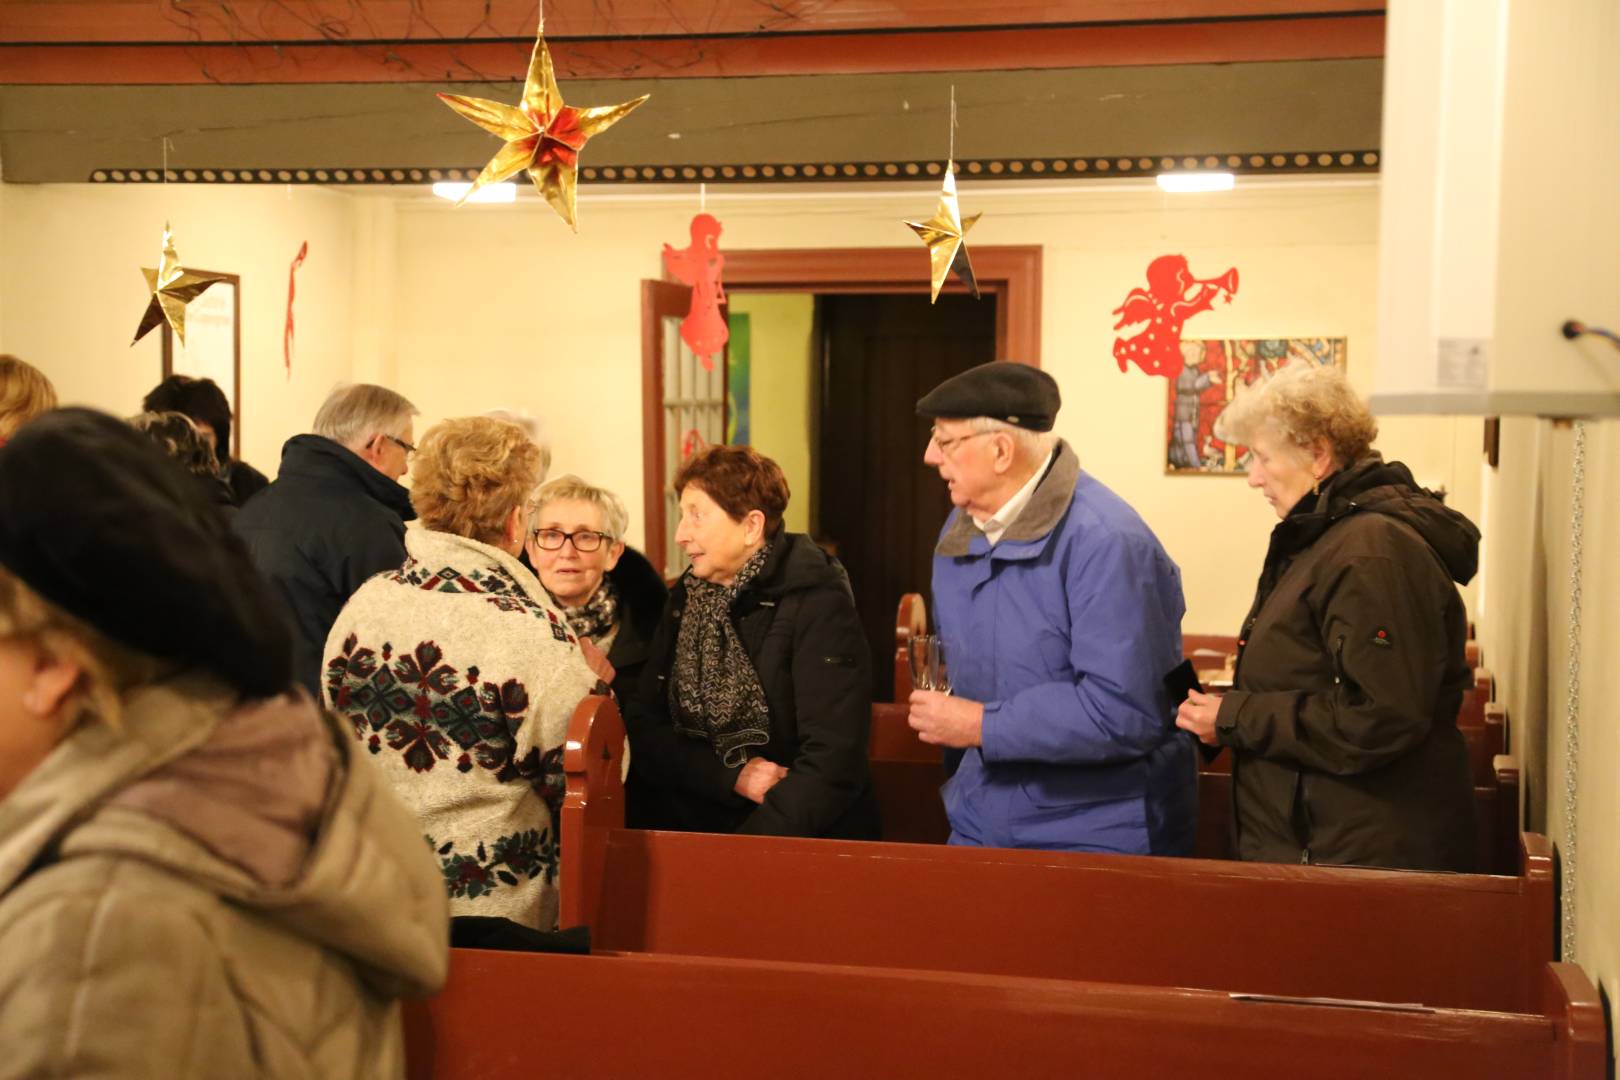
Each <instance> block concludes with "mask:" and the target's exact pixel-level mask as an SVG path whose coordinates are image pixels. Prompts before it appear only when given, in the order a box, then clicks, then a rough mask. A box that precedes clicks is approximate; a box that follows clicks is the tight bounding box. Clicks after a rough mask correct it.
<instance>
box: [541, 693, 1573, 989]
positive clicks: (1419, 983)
mask: <svg viewBox="0 0 1620 1080" xmlns="http://www.w3.org/2000/svg"><path fill="white" fill-rule="evenodd" d="M593 701H594V702H597V703H599V705H601V706H602V707H600V709H599V711H595V712H594V713H593V709H596V708H597V706H593V705H592V702H593ZM603 703H605V699H587V702H586V703H585V704H583V705H582V706H581V709H580V710H579V711H578V712H576V715H575V718H574V719H575V724H574V726H573V728H572V730H571V732H570V737H569V743H568V747H567V752H566V756H565V768H566V769H567V771H568V798H567V801H566V803H565V806H564V810H563V841H562V857H563V866H562V884H561V887H562V923H563V925H575V924H579V923H586V924H589V925H590V926H591V928H592V933H593V942H594V944H595V945H596V947H598V948H601V949H605V950H613V951H627V952H647V953H660V954H681V955H707V956H716V957H732V958H741V959H755V960H775V961H788V962H815V963H842V964H849V965H855V966H863V967H900V968H934V969H939V970H948V971H956V972H971V973H979V974H986V975H1016V976H1025V977H1041V978H1061V979H1082V980H1091V981H1098V982H1117V983H1129V984H1151V985H1164V986H1193V987H1201V988H1206V989H1219V990H1229V991H1243V992H1252V993H1270V994H1292V995H1300V996H1332V997H1348V998H1358V999H1369V1000H1383V1001H1400V1002H1411V1001H1418V1002H1422V1003H1424V1004H1427V1005H1433V1006H1444V1007H1455V1008H1476V1009H1497V1010H1505V1011H1528V1010H1530V1009H1532V1008H1533V1001H1532V996H1533V994H1534V992H1535V988H1536V986H1537V985H1538V979H1539V977H1540V974H1539V973H1540V970H1541V966H1542V964H1543V963H1545V962H1546V960H1548V959H1549V958H1550V956H1551V953H1552V948H1553V874H1552V866H1551V862H1552V860H1551V853H1550V850H1549V849H1548V846H1547V843H1546V841H1545V839H1544V838H1542V837H1538V836H1526V837H1525V841H1524V842H1525V845H1526V846H1525V856H1524V857H1525V864H1524V868H1523V872H1522V873H1521V874H1520V875H1519V876H1517V877H1487V876H1484V875H1448V874H1421V873H1406V872H1399V871H1379V870H1356V869H1344V868H1322V867H1301V866H1279V865H1260V864H1248V863H1233V862H1224V863H1223V862H1212V861H1205V860H1196V859H1153V858H1143V857H1130V856H1108V855H1076V854H1067V853H1046V852H1039V851H1004V850H994V849H977V848H958V847H939V846H926V845H919V844H889V843H856V842H848V841H831V840H807V839H779V838H769V837H748V836H716V835H698V834H678V833H659V832H640V831H631V830H625V829H623V828H620V827H619V826H620V824H621V823H622V820H623V811H622V803H621V802H620V800H619V795H618V792H617V787H618V783H619V781H618V776H619V770H618V756H619V754H620V753H622V738H623V736H622V730H623V729H622V726H620V725H619V722H618V716H617V713H616V712H615V711H614V710H613V709H612V707H611V703H605V704H603ZM1441 928H1443V929H1441ZM1437 931H1438V932H1437ZM1369 943H1376V947H1370V945H1369Z"/></svg>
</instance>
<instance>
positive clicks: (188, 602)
mask: <svg viewBox="0 0 1620 1080" xmlns="http://www.w3.org/2000/svg"><path fill="white" fill-rule="evenodd" d="M0 566H4V567H5V568H6V569H7V570H9V571H10V572H11V573H12V574H13V575H15V576H16V577H17V578H19V579H20V580H21V581H23V582H24V583H25V584H26V585H28V586H29V588H31V589H33V590H34V591H35V592H37V593H39V594H40V595H41V596H43V597H45V598H46V599H47V600H49V601H51V602H52V603H53V604H55V605H57V606H58V607H60V608H63V609H65V610H66V611H68V612H70V613H71V614H73V615H76V616H78V617H79V618H81V619H83V620H84V621H85V622H87V623H89V624H90V625H91V626H94V627H95V628H96V629H97V630H100V631H101V632H102V633H103V634H106V635H107V636H108V637H110V638H112V639H113V640H115V641H118V642H121V643H122V644H124V645H128V646H129V647H131V648H134V649H138V650H140V651H141V652H144V653H148V654H150V655H152V656H157V657H160V658H162V659H165V660H173V661H177V662H180V663H183V664H185V665H186V666H187V667H201V668H205V669H207V670H209V671H212V672H214V673H215V674H216V675H219V676H220V677H221V678H223V679H225V680H226V681H228V682H230V683H231V684H233V685H234V686H236V687H237V688H238V689H240V690H241V691H242V692H243V693H244V694H245V695H247V696H249V697H269V696H271V695H274V694H279V693H281V692H283V691H285V690H286V689H287V688H288V687H289V686H290V685H291V683H292V638H291V634H290V633H289V632H288V630H287V626H286V623H285V622H284V619H285V616H284V615H283V614H282V612H281V608H280V601H279V600H277V598H276V597H275V595H274V594H273V593H272V592H271V591H270V586H269V585H268V584H267V583H266V582H265V581H264V579H263V578H261V577H260V576H259V573H258V571H257V570H256V569H255V568H254V566H253V563H252V561H251V560H250V559H249V558H248V553H247V549H246V548H245V547H244V546H243V544H242V541H241V540H239V539H238V538H237V537H236V535H235V534H234V533H232V532H231V529H230V526H229V525H228V524H227V523H226V521H225V518H224V516H223V515H222V514H221V513H220V512H219V509H218V508H217V507H215V506H214V505H212V504H211V503H210V501H209V500H208V498H207V497H206V496H205V495H204V493H203V490H202V488H201V487H200V486H199V485H198V484H197V482H196V480H195V478H193V477H192V476H191V475H190V474H189V473H187V472H185V470H183V469H181V468H180V466H179V465H177V464H175V463H174V462H172V461H170V460H169V459H168V458H166V457H165V456H163V454H162V453H161V452H160V451H159V450H158V449H157V447H156V446H155V445H154V444H153V443H152V442H151V440H149V439H148V438H147V437H146V436H144V435H142V434H141V433H140V432H137V431H136V430H135V429H134V428H132V427H130V426H129V425H128V424H126V423H124V422H123V421H122V420H119V419H116V418H115V417H111V416H108V415H106V414H105V413H99V412H95V411H94V410H91V409H58V410H56V411H54V412H49V413H46V414H45V415H43V416H41V417H39V418H37V419H35V420H33V421H31V422H30V423H27V424H25V425H23V427H22V428H21V429H20V430H19V431H18V432H17V434H16V436H15V437H14V438H13V439H12V440H11V441H10V442H9V443H7V444H6V445H5V448H4V449H0Z"/></svg>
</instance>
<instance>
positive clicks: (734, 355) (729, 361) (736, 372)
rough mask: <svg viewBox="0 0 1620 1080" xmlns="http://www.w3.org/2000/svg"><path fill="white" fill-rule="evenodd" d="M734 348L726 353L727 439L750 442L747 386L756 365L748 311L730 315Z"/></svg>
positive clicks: (747, 443) (751, 434)
mask: <svg viewBox="0 0 1620 1080" xmlns="http://www.w3.org/2000/svg"><path fill="white" fill-rule="evenodd" d="M730 348H731V351H730V352H729V353H728V354H727V356H726V442H728V443H731V444H732V445H733V446H748V445H750V444H751V442H752V440H753V437H754V433H753V432H752V431H751V430H750V429H749V423H748V412H749V408H748V404H749V401H748V399H749V396H750V395H749V393H748V388H749V384H750V380H751V378H752V373H753V368H754V333H753V326H752V320H750V319H749V317H748V314H747V312H742V311H739V312H735V313H734V314H733V315H732V316H731V346H730Z"/></svg>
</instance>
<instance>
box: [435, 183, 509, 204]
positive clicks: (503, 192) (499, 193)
mask: <svg viewBox="0 0 1620 1080" xmlns="http://www.w3.org/2000/svg"><path fill="white" fill-rule="evenodd" d="M471 187H472V185H471V184H462V183H457V182H456V181H453V180H440V181H439V182H438V183H437V184H434V185H433V194H435V195H437V196H438V197H439V198H441V199H449V200H450V201H451V202H455V201H456V200H458V199H460V198H461V197H462V196H463V195H465V194H467V191H468V189H469V188H471ZM467 201H468V202H493V203H509V202H516V201H517V185H516V184H485V185H484V186H483V187H481V188H479V189H478V193H477V194H476V195H474V196H473V197H472V198H470V199H468V200H467Z"/></svg>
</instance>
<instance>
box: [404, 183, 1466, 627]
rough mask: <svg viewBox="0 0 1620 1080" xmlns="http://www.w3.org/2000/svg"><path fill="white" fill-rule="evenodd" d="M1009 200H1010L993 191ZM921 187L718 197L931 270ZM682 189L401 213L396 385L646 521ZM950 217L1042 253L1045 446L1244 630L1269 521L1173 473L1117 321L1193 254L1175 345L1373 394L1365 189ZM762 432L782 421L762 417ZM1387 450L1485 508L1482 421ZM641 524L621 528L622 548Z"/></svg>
mask: <svg viewBox="0 0 1620 1080" xmlns="http://www.w3.org/2000/svg"><path fill="white" fill-rule="evenodd" d="M1004 187H1005V185H1004ZM933 200H934V193H933V191H931V190H928V189H925V188H917V189H914V190H912V191H910V192H900V193H895V192H893V191H892V189H878V190H868V191H857V192H856V193H854V194H853V195H850V194H844V193H835V194H826V193H820V194H818V193H811V192H804V193H799V192H789V193H786V194H784V195H782V196H780V197H775V196H773V197H770V198H766V199H760V198H758V197H757V196H743V197H737V196H735V195H731V194H730V193H728V192H727V191H724V190H722V191H718V192H716V191H714V190H711V191H710V193H709V210H710V212H712V213H715V214H716V215H717V216H719V217H720V219H721V220H722V221H723V222H724V224H725V226H726V232H725V235H724V238H723V240H722V246H723V248H726V249H732V250H735V249H745V248H795V247H805V248H813V247H901V248H906V249H914V250H915V251H916V254H917V259H918V263H917V265H918V279H919V284H921V283H922V282H923V281H924V276H923V275H924V274H925V273H926V267H927V263H926V258H925V255H924V253H923V249H922V247H921V245H919V244H917V243H916V242H915V240H914V238H913V237H912V236H911V234H910V232H909V231H908V230H907V229H906V228H905V226H904V225H903V224H901V219H902V218H904V217H906V216H908V215H915V214H917V213H924V212H926V211H928V210H930V209H931V208H932V205H933ZM696 202H697V200H696V198H695V193H687V192H681V193H678V194H675V195H673V196H668V197H649V196H648V195H641V196H638V197H634V198H630V197H626V196H624V195H617V194H614V195H605V196H604V195H602V194H594V197H593V193H592V192H590V191H589V190H588V189H587V190H585V191H584V192H582V194H581V215H580V233H579V235H578V236H575V235H572V234H571V233H570V232H569V231H568V230H567V228H566V227H565V226H563V225H562V223H561V222H560V221H558V220H557V219H556V217H555V215H554V214H552V212H551V211H550V210H549V209H548V208H545V207H543V206H536V205H533V204H532V203H526V202H520V203H519V204H518V205H516V206H513V207H467V208H463V209H461V210H454V209H452V208H451V207H449V206H448V205H447V204H443V203H435V202H428V201H415V202H408V203H402V204H401V205H400V206H399V209H398V226H397V245H398V260H397V267H398V279H397V280H398V285H397V293H398V296H399V298H400V299H399V303H398V323H397V343H398V355H399V368H398V378H399V382H398V385H399V388H400V389H401V390H403V391H404V392H405V393H406V394H407V395H410V396H411V397H412V398H413V399H414V400H416V401H417V402H418V404H420V405H422V406H423V409H424V410H425V411H426V412H427V413H428V414H429V418H430V419H431V418H436V417H441V416H448V415H455V414H457V413H461V412H467V411H472V410H481V409H486V408H490V407H492V406H493V405H495V404H499V403H502V402H505V403H509V404H515V405H518V406H522V407H526V408H528V409H530V410H531V411H534V412H536V413H539V414H541V415H543V416H544V417H545V418H546V420H547V423H548V425H549V426H550V428H551V431H552V433H553V435H554V438H555V443H556V455H557V467H558V468H559V469H567V470H572V471H577V472H579V473H581V474H582V475H585V476H588V477H592V478H593V479H595V480H596V481H597V482H600V483H604V484H607V485H608V486H610V487H613V488H614V489H616V490H618V491H619V492H620V493H621V494H623V495H624V496H625V497H626V500H627V502H629V503H630V505H631V507H632V517H633V519H639V518H640V517H641V514H640V512H639V509H640V501H641V500H640V493H641V441H640V426H641V413H640V391H641V376H640V367H639V364H640V350H641V344H640V298H639V291H638V281H639V279H640V278H643V277H656V276H658V275H659V273H660V268H659V263H658V251H659V245H660V244H661V243H663V242H664V241H673V242H679V241H680V240H681V239H682V238H683V237H685V236H686V232H687V222H688V220H689V219H690V217H691V215H692V214H693V213H695V212H696V210H697V206H696ZM963 203H964V210H965V212H968V213H973V212H976V211H980V210H982V211H984V212H985V216H984V219H983V220H982V221H981V222H980V223H979V225H978V226H977V227H976V228H975V229H974V231H973V234H972V240H973V241H975V242H977V243H979V244H1041V245H1043V246H1044V249H1045V262H1044V283H1043V321H1044V325H1043V350H1044V356H1043V361H1042V362H1043V365H1044V366H1045V367H1046V369H1047V370H1048V371H1050V372H1052V373H1053V375H1055V376H1056V377H1057V379H1058V381H1059V383H1060V385H1061V386H1062V389H1063V394H1064V401H1065V406H1064V409H1063V412H1062V414H1061V415H1060V417H1059V422H1058V431H1059V432H1060V434H1062V435H1064V436H1065V437H1066V438H1068V439H1069V440H1070V441H1071V442H1073V443H1074V444H1075V445H1076V447H1077V448H1078V450H1079V452H1080V454H1081V458H1082V460H1083V461H1084V462H1085V464H1086V467H1087V468H1089V469H1091V470H1092V471H1094V472H1095V473H1097V475H1099V476H1100V477H1101V478H1102V479H1103V480H1104V481H1105V482H1107V483H1109V484H1110V485H1112V486H1114V487H1115V488H1116V489H1117V490H1118V491H1119V492H1120V493H1121V494H1122V495H1124V496H1125V498H1127V499H1129V500H1130V501H1131V502H1132V503H1134V504H1135V505H1136V506H1137V507H1138V508H1139V509H1140V510H1141V511H1142V513H1143V514H1144V516H1145V517H1146V518H1147V520H1148V522H1149V523H1150V524H1151V525H1152V526H1153V527H1154V528H1155V529H1156V530H1157V531H1158V532H1159V534H1160V536H1161V537H1162V538H1163V540H1164V542H1165V545H1166V547H1167V548H1168V549H1169V550H1170V552H1171V554H1172V555H1173V556H1174V557H1175V558H1176V559H1177V560H1178V561H1179V562H1180V563H1181V565H1182V568H1183V571H1184V577H1185V580H1186V591H1187V600H1188V616H1187V620H1186V624H1185V625H1186V628H1187V629H1188V630H1189V631H1199V632H1211V633H1217V632H1225V633H1232V632H1235V631H1236V629H1237V626H1238V623H1239V622H1240V621H1241V619H1242V616H1243V614H1244V612H1246V611H1247V609H1248V604H1249V601H1250V599H1251V595H1252V589H1253V584H1254V578H1255V575H1256V573H1257V572H1258V569H1259V565H1260V560H1261V557H1262V555H1263V553H1264V550H1265V544H1266V538H1267V534H1268V531H1269V529H1270V527H1271V525H1272V523H1273V518H1272V517H1271V513H1270V510H1269V509H1268V507H1267V506H1266V504H1265V503H1264V501H1263V500H1261V499H1260V498H1259V496H1257V495H1255V494H1253V493H1252V492H1249V491H1247V490H1246V489H1245V487H1244V484H1243V481H1242V480H1241V479H1234V478H1225V477H1166V476H1165V475H1163V469H1162V465H1161V462H1162V459H1163V452H1164V450H1163V440H1164V419H1163V418H1164V411H1165V395H1166V393H1167V388H1166V386H1165V384H1164V382H1163V380H1159V379H1152V378H1149V377H1147V376H1145V375H1143V374H1141V373H1140V372H1137V371H1135V370H1134V369H1133V370H1132V371H1131V372H1130V373H1129V374H1123V375H1122V374H1121V373H1120V372H1119V369H1118V366H1117V365H1116V363H1115V361H1114V359H1113V357H1112V355H1111V347H1112V342H1113V336H1114V332H1113V330H1112V329H1111V327H1112V325H1113V321H1114V320H1113V316H1112V315H1110V312H1111V311H1112V310H1113V309H1114V308H1115V307H1117V306H1118V305H1119V304H1120V302H1121V301H1122V300H1123V299H1124V297H1125V294H1126V292H1127V291H1128V290H1130V289H1131V288H1132V287H1135V286H1138V285H1141V284H1143V283H1144V282H1143V273H1144V271H1145V269H1146V267H1147V264H1148V262H1149V261H1150V260H1152V259H1153V258H1154V257H1156V256H1158V255H1162V254H1166V253H1170V252H1179V253H1182V254H1185V255H1186V256H1187V257H1188V258H1189V259H1190V260H1191V262H1192V267H1193V270H1194V272H1195V273H1196V274H1199V275H1200V276H1213V275H1215V274H1218V273H1220V272H1222V271H1224V270H1225V269H1226V268H1227V267H1228V266H1236V267H1237V268H1238V269H1239V272H1240V274H1241V275H1242V284H1241V288H1240V291H1239V294H1238V297H1237V299H1236V300H1235V301H1234V302H1233V303H1232V304H1231V305H1229V306H1228V305H1220V306H1219V308H1218V310H1216V311H1214V312H1211V313H1209V314H1206V315H1201V316H1199V317H1198V318H1196V319H1195V320H1193V321H1191V322H1190V323H1189V324H1188V327H1187V333H1188V335H1189V336H1199V337H1271V336H1307V335H1317V334H1323V335H1344V336H1347V337H1348V338H1349V364H1350V375H1351V378H1352V380H1353V381H1354V382H1355V383H1356V384H1357V385H1358V386H1359V387H1361V388H1362V389H1363V390H1364V391H1365V390H1366V389H1368V388H1369V387H1370V384H1371V375H1372V370H1373V367H1372V360H1373V357H1372V350H1373V348H1374V335H1373V320H1374V291H1375V276H1376V264H1377V259H1376V243H1377V217H1378V203H1377V193H1376V187H1374V186H1373V185H1372V184H1370V183H1365V184H1360V185H1348V186H1347V185H1344V184H1339V185H1329V186H1314V187H1312V186H1298V185H1296V186H1292V187H1266V188H1261V187H1251V188H1249V189H1243V188H1240V189H1239V190H1237V191H1234V192H1230V193H1225V194H1222V195H1211V196H1193V197H1188V196H1168V195H1163V194H1161V193H1159V192H1158V191H1157V190H1156V189H1141V188H1137V189H1133V190H1119V189H1118V188H1117V186H1116V188H1115V189H1113V190H1109V189H1096V188H1079V189H1077V190H1069V191H1056V192H1045V193H1042V192H1039V191H1038V190H1037V189H1035V188H1031V187H1028V186H1026V187H1024V188H1020V189H1017V190H1014V191H1011V192H1006V193H1001V192H997V193H991V192H986V191H984V190H983V188H982V187H980V186H978V185H975V184H973V183H964V184H963ZM753 422H754V425H755V427H756V430H759V431H767V430H770V427H771V424H772V420H771V418H770V417H768V416H765V415H763V414H762V412H761V410H760V405H759V403H758V402H757V401H756V403H755V414H754V421H753ZM1384 428H1385V431H1384V436H1383V438H1381V439H1380V445H1381V446H1382V447H1383V448H1384V449H1385V450H1386V452H1387V453H1388V454H1390V455H1391V456H1394V457H1398V458H1401V459H1403V460H1405V461H1407V462H1408V463H1409V464H1411V465H1412V467H1413V470H1414V471H1415V472H1416V473H1417V475H1418V478H1419V479H1420V480H1421V481H1423V482H1425V483H1428V484H1432V485H1444V486H1446V487H1447V488H1448V489H1450V490H1451V491H1453V492H1454V493H1455V495H1454V503H1455V505H1457V506H1459V508H1460V509H1462V510H1463V511H1464V512H1465V513H1470V514H1474V513H1477V508H1478V488H1479V481H1478V466H1477V448H1478V445H1479V434H1478V424H1477V422H1471V421H1453V420H1429V419H1399V420H1390V421H1388V422H1387V423H1386V424H1385V425H1384ZM639 527H640V526H639V524H638V522H637V521H636V520H633V521H632V524H631V533H632V535H635V534H636V532H637V530H638V528H639Z"/></svg>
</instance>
